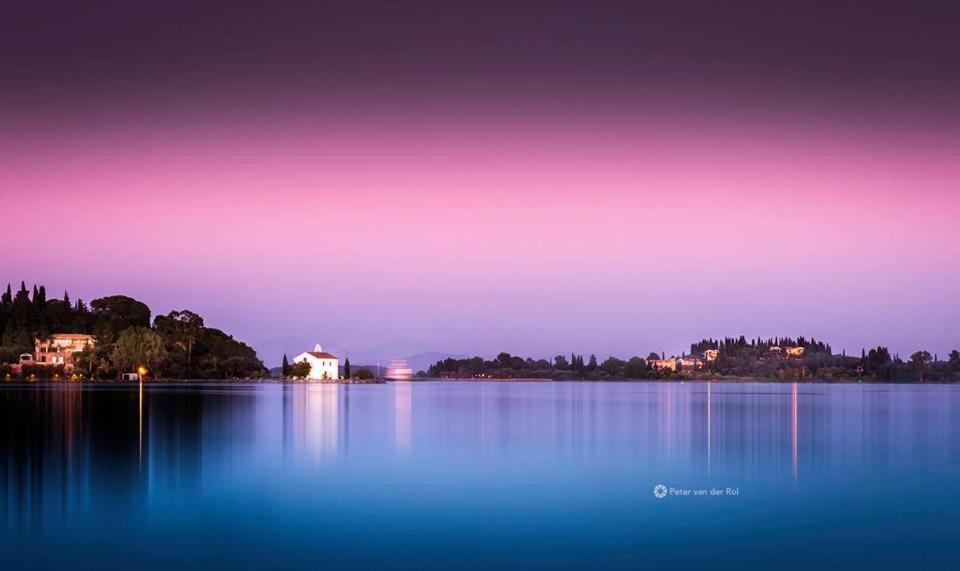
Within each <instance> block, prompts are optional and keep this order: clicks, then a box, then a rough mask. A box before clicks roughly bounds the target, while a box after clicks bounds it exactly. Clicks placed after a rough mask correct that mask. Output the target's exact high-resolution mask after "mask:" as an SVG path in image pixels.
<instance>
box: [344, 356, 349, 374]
mask: <svg viewBox="0 0 960 571" xmlns="http://www.w3.org/2000/svg"><path fill="white" fill-rule="evenodd" d="M343 376H344V378H347V379H349V378H350V357H347V359H346V361H344V362H343Z"/></svg>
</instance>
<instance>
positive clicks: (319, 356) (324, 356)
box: [307, 351, 337, 359]
mask: <svg viewBox="0 0 960 571" xmlns="http://www.w3.org/2000/svg"><path fill="white" fill-rule="evenodd" d="M307 355H313V356H314V357H316V358H317V359H336V358H337V356H336V355H331V354H330V353H327V352H326V351H324V352H322V353H317V352H316V351H307Z"/></svg>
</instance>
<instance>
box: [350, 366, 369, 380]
mask: <svg viewBox="0 0 960 571" xmlns="http://www.w3.org/2000/svg"><path fill="white" fill-rule="evenodd" d="M353 378H354V379H359V380H361V381H369V380H372V379H373V378H374V375H373V372H372V371H370V369H357V372H355V373H354V374H353Z"/></svg>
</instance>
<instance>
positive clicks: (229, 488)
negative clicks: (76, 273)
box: [0, 382, 960, 567]
mask: <svg viewBox="0 0 960 571" xmlns="http://www.w3.org/2000/svg"><path fill="white" fill-rule="evenodd" d="M958 389H960V387H952V386H926V385H925V386H916V387H913V386H883V385H853V386H851V385H803V384H797V383H792V384H789V385H787V384H783V385H780V384H759V383H750V384H729V383H684V384H682V385H681V384H675V383H455V382H449V383H420V382H396V383H391V384H387V385H326V384H322V385H304V384H297V385H273V384H266V385H225V384H206V385H162V384H150V383H145V384H141V385H82V384H71V383H55V384H54V383H51V384H44V383H32V384H16V383H9V384H5V385H2V386H0V453H2V456H0V458H2V459H3V463H2V466H0V501H2V505H0V538H2V539H4V541H9V540H10V539H11V538H17V540H18V541H19V542H20V543H18V545H27V546H28V547H30V546H31V542H40V543H37V544H35V545H32V548H31V549H13V550H11V549H7V550H6V551H5V555H2V553H4V550H0V564H2V563H4V557H19V558H21V559H19V560H17V561H15V563H19V564H22V565H31V566H48V567H49V566H53V567H57V566H62V563H63V561H62V560H59V559H57V558H58V557H70V556H78V555H77V551H76V550H77V549H80V547H78V545H79V544H80V543H83V542H86V544H96V543H97V542H98V541H102V540H101V539H99V538H101V537H114V538H122V542H123V545H124V547H122V548H120V547H118V548H116V551H117V555H116V556H117V557H120V556H121V555H123V554H124V553H127V554H130V555H131V556H132V554H135V553H139V552H141V551H143V550H148V551H149V550H151V549H154V548H153V547H151V546H152V543H151V538H154V537H157V536H161V537H163V538H165V539H164V541H165V542H166V545H167V547H168V548H169V551H170V557H173V555H175V554H179V555H181V556H182V555H183V553H184V550H188V549H190V548H191V547H190V546H195V545H196V544H195V541H194V539H195V538H196V537H197V536H198V535H197V534H201V535H202V536H203V537H208V536H211V535H212V536H215V537H218V538H219V540H220V541H223V542H227V543H225V544H229V545H234V546H235V549H236V552H237V557H240V556H241V554H247V555H249V552H250V551H251V550H258V552H260V551H263V552H269V553H274V552H273V551H271V545H273V544H271V545H268V544H267V543H265V542H268V541H272V542H281V543H283V545H284V546H285V547H284V548H285V549H287V550H289V552H284V553H287V555H289V556H290V557H294V558H295V559H292V560H284V561H285V562H286V563H287V565H284V561H279V562H276V563H277V566H281V567H283V566H287V567H290V566H293V567H296V566H299V565H297V564H296V561H299V559H296V557H300V556H303V557H306V555H307V554H308V552H309V553H310V554H313V555H316V553H314V552H313V551H311V550H322V549H335V547H332V546H335V545H340V546H344V545H347V546H349V545H350V541H351V537H352V536H350V535H349V533H348V532H350V530H353V531H352V533H359V532H360V531H362V533H363V535H362V537H365V538H368V539H369V540H371V541H375V542H380V543H384V544H390V542H392V541H394V542H395V541H397V539H396V537H394V536H390V535H388V531H389V530H391V529H393V530H396V529H411V528H410V525H411V521H414V522H417V523H416V526H415V527H414V528H413V529H416V530H419V531H416V532H410V534H408V535H406V536H404V537H405V541H408V542H410V545H411V546H419V547H420V549H421V551H422V550H427V551H422V552H423V553H428V552H429V546H432V545H433V544H432V543H431V542H432V541H433V538H434V537H435V536H436V534H439V533H442V534H446V537H447V538H448V539H449V540H450V541H452V542H453V543H456V541H460V540H463V541H468V539H469V537H474V536H475V535H476V533H484V534H487V535H485V537H492V538H496V537H498V536H497V534H498V533H503V534H504V538H507V537H514V536H518V537H519V536H522V537H524V538H526V540H527V542H528V543H529V545H533V546H535V545H540V544H538V543H537V538H538V537H540V535H543V536H545V537H555V538H556V537H565V534H567V533H571V534H572V533H574V532H578V533H579V534H580V535H579V536H578V537H577V541H573V540H571V541H570V542H562V543H563V545H561V546H557V545H551V546H550V549H546V546H543V545H541V547H544V551H543V552H542V553H541V552H535V553H528V555H529V556H530V557H532V559H531V560H535V561H539V560H540V559H538V558H539V557H540V556H541V555H543V553H546V552H548V551H549V552H551V553H563V550H564V549H574V547H573V546H574V545H579V546H580V547H579V548H580V549H585V550H589V549H591V548H592V549H595V550H596V552H597V553H599V552H601V551H603V552H604V553H613V554H616V553H620V554H621V555H624V556H626V555H630V554H632V553H634V552H633V551H631V546H635V542H636V541H637V540H636V537H638V536H642V537H647V536H650V535H656V534H658V533H661V531H662V532H663V533H667V532H668V531H670V530H673V531H677V530H681V529H683V530H687V531H689V529H688V528H686V527H683V526H684V525H687V526H691V525H692V526H694V528H696V529H695V531H696V532H697V533H698V534H700V536H702V537H703V538H704V540H705V541H707V540H709V539H710V538H711V537H719V535H718V534H721V535H722V534H723V533H726V532H729V530H727V531H724V530H718V529H717V528H713V527H709V526H706V523H705V524H704V527H697V525H698V524H696V523H694V524H691V523H689V522H690V521H699V520H698V519H697V517H696V513H697V512H696V510H697V509H702V510H705V512H704V514H706V515H709V516H710V517H721V516H724V513H723V512H717V510H718V509H721V508H722V509H725V510H742V511H743V512H744V513H745V514H747V513H754V511H755V510H760V509H763V510H774V511H776V510H777V509H779V507H780V506H783V509H784V510H787V508H788V507H789V508H790V509H792V510H793V512H791V513H794V514H796V513H800V512H803V511H804V510H814V509H826V508H825V507H824V506H825V505H828V506H830V513H835V514H844V515H843V516H842V517H847V518H850V517H856V514H868V515H869V516H870V520H869V521H857V522H853V523H855V524H856V525H860V526H866V525H870V524H871V522H872V521H874V520H878V519H882V518H879V516H878V515H877V514H884V513H885V514H887V515H888V516H889V517H901V518H908V517H909V514H911V513H915V512H916V513H920V511H921V510H924V509H927V508H933V507H936V508H937V509H939V510H941V513H942V512H943V510H947V513H960V492H955V490H953V489H951V488H947V489H944V487H943V486H939V488H938V487H937V486H934V485H930V479H933V481H935V482H953V481H957V477H958V476H960V412H958V411H960V390H958ZM414 401H415V402H416V406H414ZM801 419H802V422H801ZM414 442H415V443H416V446H414ZM410 460H415V461H410ZM801 464H802V465H803V468H804V470H803V476H804V477H803V478H799V472H800V470H799V469H800V465H801ZM660 482H666V483H667V484H668V485H674V486H690V487H701V486H703V487H709V486H721V487H725V486H735V487H739V488H741V489H743V490H745V495H744V497H742V498H740V499H739V500H738V502H739V503H735V504H733V503H727V504H716V503H715V504H699V505H695V504H686V505H687V506H688V507H687V508H685V509H686V510H687V511H685V512H664V511H662V509H661V508H656V506H657V505H659V504H652V505H651V504H648V503H647V502H649V501H652V500H651V494H650V489H651V488H652V486H653V484H655V483H660ZM902 486H907V487H909V488H910V489H911V490H918V491H915V492H913V493H912V494H911V497H910V498H909V502H910V503H909V504H907V503H905V502H907V499H905V498H903V497H902V496H898V495H896V494H893V495H891V494H888V493H884V492H883V490H884V489H886V488H891V489H892V488H896V489H900V488H901V487H902ZM928 489H929V490H931V492H930V493H931V494H932V490H937V489H939V491H940V492H942V493H941V494H940V495H939V496H936V497H934V496H930V497H928V496H927V495H925V494H926V493H927V492H926V491H925V490H928ZM825 490H826V491H825ZM841 492H842V493H841ZM825 502H828V503H826V504H825ZM697 506H699V507H697ZM718 506H720V507H718ZM818 506H819V507H818ZM658 509H660V510H661V511H651V510H658ZM238 510H239V511H238ZM689 510H694V511H692V512H691V511H689ZM904 510H907V511H904ZM950 510H953V511H952V512H951V511H950ZM248 513H256V514H258V516H257V517H256V518H253V520H252V521H250V523H249V525H254V522H256V527H255V528H253V529H249V528H247V527H243V526H244V525H247V523H246V522H248V520H249V518H248V517H247V515H245V514H248ZM674 513H676V514H680V513H685V514H686V515H685V516H684V519H682V520H681V519H680V516H679V515H677V516H676V517H677V519H676V521H675V520H674V519H672V518H673V517H674V516H673V515H672V514H674ZM785 513H786V512H785ZM651 514H654V515H656V517H655V518H654V519H652V520H651V519H650V518H651V517H654V515H651ZM897 514H899V515H897ZM905 514H906V515H905ZM784 517H786V518H788V520H787V521H794V520H792V519H789V518H790V517H793V516H784ZM823 517H824V516H822V515H819V512H818V513H817V514H814V515H809V514H808V517H807V519H806V520H802V521H808V522H817V521H821V520H822V519H823ZM836 517H838V518H840V517H841V516H840V515H837V516H836ZM864 517H866V515H865V516H864ZM918 517H919V516H918ZM262 518H273V519H269V521H266V520H264V521H261V519H262ZM691 518H692V519H691ZM703 519H704V521H705V522H706V521H709V519H710V518H709V517H704V518H703ZM797 521H801V519H798V520H797ZM910 521H911V525H912V526H914V527H912V528H911V529H919V530H923V531H924V532H925V533H926V536H925V537H926V539H925V540H926V541H928V542H936V541H937V540H938V539H937V538H939V537H940V535H938V533H941V531H939V530H943V529H950V525H949V524H950V523H951V521H952V520H950V516H947V520H945V521H940V522H938V523H937V524H936V527H934V525H933V522H927V521H926V520H923V519H915V520H910ZM369 522H375V525H374V524H373V523H369ZM493 522H495V523H493ZM684 522H687V523H684ZM840 523H841V522H840V521H838V522H836V524H837V525H838V528H840V527H841V526H840ZM842 523H844V526H843V527H846V526H850V525H851V522H849V521H846V522H842ZM956 523H958V524H960V522H956ZM268 524H269V525H268ZM310 525H322V526H324V529H327V530H329V531H328V532H327V535H325V536H324V538H323V539H316V540H313V542H312V543H309V544H308V545H301V544H299V543H290V544H288V543H286V542H287V541H288V540H289V541H290V542H295V540H296V539H297V538H299V537H300V535H299V534H300V529H301V526H310ZM784 525H785V526H786V527H788V528H789V525H787V524H784ZM790 525H793V524H790ZM796 525H799V524H796ZM825 525H826V524H825ZM473 526H476V527H473ZM264 530H273V531H270V532H269V533H267V532H265V531H264ZM358 530H359V531H358ZM591 530H593V531H591ZM535 532H536V533H535ZM233 533H237V534H241V535H242V539H237V540H234V539H230V538H232V537H233V536H232V534H233ZM534 533H535V535H530V534H534ZM874 533H875V534H876V536H877V537H883V530H879V531H877V530H874ZM511 534H512V535H511ZM525 534H526V535H525ZM617 538H622V541H623V543H622V544H618V543H616V541H618V539H617ZM228 539H230V541H228ZM662 540H663V541H667V542H669V540H668V539H667V538H666V536H664V538H662ZM490 541H491V542H492V543H489V544H488V547H489V548H490V549H494V548H496V546H497V545H500V544H497V543H496V541H494V540H492V539H491V540H490ZM504 541H505V542H506V541H508V540H507V539H504ZM510 541H513V543H512V545H516V544H517V541H514V540H512V539H511V540H510ZM631 541H632V542H633V543H630V542H631ZM51 542H53V543H52V545H55V546H59V549H46V547H48V546H49V545H51ZM71 542H77V543H76V544H74V543H71ZM91 542H92V543H91ZM568 543H569V545H568ZM891 543H892V542H891ZM41 544H42V545H43V546H44V549H38V548H37V545H41ZM502 545H506V543H504V544H502ZM71 546H72V547H71ZM0 547H3V546H0ZM274 547H275V545H274ZM474 548H476V549H480V548H479V547H476V546H474ZM601 548H602V549H601ZM344 549H346V548H344ZM531 549H532V548H531ZM551 549H552V550H553V551H551ZM618 549H619V550H620V551H617V550H618ZM124 550H126V551H124ZM348 551H349V550H348ZM84 553H86V552H84ZM350 553H353V552H350ZM358 553H359V552H357V553H354V554H353V555H351V557H353V556H355V557H360V555H359V554H358ZM567 555H569V553H567ZM153 556H154V557H155V558H157V559H156V560H157V561H158V562H163V561H165V562H167V563H171V564H173V563H174V562H171V561H167V560H165V559H164V557H165V553H163V552H154V553H153ZM285 556H286V555H284V557H285ZM224 557H226V556H224ZM364 557H374V555H371V554H369V553H367V554H366V555H364ZM625 560H629V557H628V558H627V559H625ZM243 561H244V560H243V558H242V557H241V561H240V563H242V562H243ZM87 563H90V561H87ZM379 563H381V564H382V563H384V562H383V561H380V562H379ZM158 564H159V563H158ZM267 565H269V563H267ZM2 566H3V565H0V567H2ZM87 566H91V565H87Z"/></svg>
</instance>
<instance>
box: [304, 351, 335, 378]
mask: <svg viewBox="0 0 960 571" xmlns="http://www.w3.org/2000/svg"><path fill="white" fill-rule="evenodd" d="M293 362H294V363H310V375H309V376H308V378H310V379H316V380H335V379H338V378H340V359H338V358H337V356H336V355H331V354H330V353H327V352H326V351H324V350H323V347H321V346H320V345H317V346H316V347H314V348H313V351H307V352H306V353H300V354H299V355H297V356H296V357H294V358H293Z"/></svg>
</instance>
